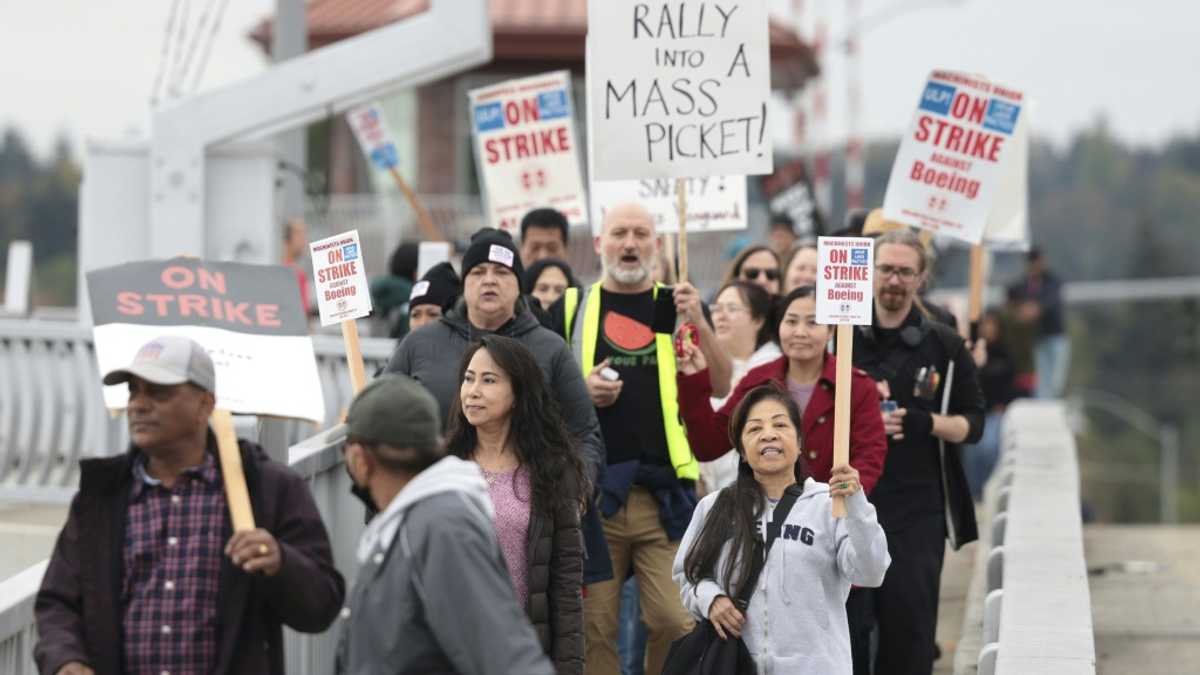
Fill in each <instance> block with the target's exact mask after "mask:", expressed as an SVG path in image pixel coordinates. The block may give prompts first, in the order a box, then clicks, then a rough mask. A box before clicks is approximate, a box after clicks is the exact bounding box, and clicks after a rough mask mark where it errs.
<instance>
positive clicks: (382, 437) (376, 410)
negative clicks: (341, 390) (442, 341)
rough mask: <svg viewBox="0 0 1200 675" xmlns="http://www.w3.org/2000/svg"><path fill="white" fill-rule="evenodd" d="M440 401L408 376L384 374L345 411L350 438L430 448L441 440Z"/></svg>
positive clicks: (399, 445) (400, 446)
mask: <svg viewBox="0 0 1200 675" xmlns="http://www.w3.org/2000/svg"><path fill="white" fill-rule="evenodd" d="M440 418H441V416H440V415H439V413H438V404H437V401H436V400H434V398H433V395H432V394H430V393H429V391H428V390H427V389H425V387H424V386H422V385H421V383H420V382H417V381H416V380H414V379H412V378H411V377H408V376H407V375H399V374H395V375H384V376H382V377H379V378H376V379H375V380H374V381H373V382H371V383H370V384H368V385H367V386H366V387H363V390H362V391H360V392H358V396H356V397H355V398H354V402H353V403H351V404H350V411H349V412H348V413H347V414H346V426H347V427H348V429H347V432H348V436H349V437H350V438H355V439H361V440H364V441H370V442H374V443H382V444H384V445H388V446H391V447H393V448H418V449H422V450H424V449H427V448H433V447H436V446H437V445H438V443H439V442H440V440H441V424H440Z"/></svg>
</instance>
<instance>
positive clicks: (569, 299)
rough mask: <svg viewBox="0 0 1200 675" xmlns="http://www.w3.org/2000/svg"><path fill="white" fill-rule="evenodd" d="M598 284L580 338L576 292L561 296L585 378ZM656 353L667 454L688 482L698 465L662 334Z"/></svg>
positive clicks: (671, 352)
mask: <svg viewBox="0 0 1200 675" xmlns="http://www.w3.org/2000/svg"><path fill="white" fill-rule="evenodd" d="M601 283H602V282H600V281H597V282H596V283H594V284H592V286H591V288H589V289H588V291H587V293H586V294H585V298H584V305H583V326H582V328H583V331H582V333H583V334H582V336H576V335H575V334H574V333H573V332H572V329H573V328H575V326H574V323H575V312H576V310H577V309H578V308H579V289H578V288H568V289H567V292H566V294H565V295H564V297H563V312H564V315H565V317H564V318H565V326H566V330H565V331H564V332H565V333H566V336H567V342H568V343H570V344H571V347H572V350H573V351H574V352H575V355H576V358H578V359H579V364H580V366H582V367H583V376H584V377H585V378H586V377H587V376H588V374H589V373H591V372H592V368H594V367H595V363H596V336H597V334H598V333H599V329H600V287H601ZM660 285H661V284H657V283H656V284H654V293H653V295H654V297H658V289H659V286H660ZM654 347H655V354H656V356H657V357H658V395H659V399H660V400H661V402H662V416H663V428H664V429H666V432H667V452H668V454H670V457H671V465H672V466H674V467H675V475H676V476H678V477H679V478H685V479H687V480H698V479H699V478H700V463H699V462H698V461H696V456H695V455H693V454H692V448H691V446H690V445H688V440H687V432H686V431H685V430H684V428H683V422H682V421H681V420H680V418H679V388H678V386H677V385H676V383H675V347H674V345H673V344H672V342H671V336H670V335H667V334H664V333H655V335H654Z"/></svg>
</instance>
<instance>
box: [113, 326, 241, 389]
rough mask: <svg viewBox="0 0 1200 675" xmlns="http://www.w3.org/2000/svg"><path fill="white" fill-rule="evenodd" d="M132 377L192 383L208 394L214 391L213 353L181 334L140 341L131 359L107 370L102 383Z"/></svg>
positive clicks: (116, 382)
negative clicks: (122, 365) (131, 361)
mask: <svg viewBox="0 0 1200 675" xmlns="http://www.w3.org/2000/svg"><path fill="white" fill-rule="evenodd" d="M133 377H140V378H141V379H143V380H145V381H147V382H151V383H153V384H163V385H172V384H185V383H191V384H194V385H196V386H197V387H199V388H200V389H202V390H204V391H207V392H209V393H211V394H215V393H216V392H217V376H216V373H215V372H214V371H213V362H212V357H210V356H209V355H208V352H207V351H205V350H204V347H201V346H200V343H198V342H196V341H195V340H193V339H191V338H187V337H183V336H180V335H164V336H162V337H157V338H154V339H153V340H151V341H149V342H147V343H146V344H144V345H142V348H141V349H139V350H138V352H137V355H136V356H134V357H133V363H131V364H129V365H128V366H126V367H124V368H118V369H117V370H114V371H111V372H109V373H108V374H106V375H105V376H104V384H107V385H110V386H111V385H114V384H121V383H122V382H128V381H129V380H130V378H133Z"/></svg>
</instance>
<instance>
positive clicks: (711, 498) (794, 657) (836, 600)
mask: <svg viewBox="0 0 1200 675" xmlns="http://www.w3.org/2000/svg"><path fill="white" fill-rule="evenodd" d="M730 489H731V488H730ZM718 494H720V493H713V494H710V495H707V496H706V497H704V499H701V500H700V503H699V504H698V505H697V506H696V511H695V513H693V514H692V522H691V524H689V525H688V529H687V533H686V534H684V535H683V540H682V541H681V542H680V545H679V551H678V553H677V554H676V556H675V564H674V567H673V569H672V574H673V575H674V578H675V583H677V584H679V589H680V596H681V598H682V599H683V606H684V607H686V608H687V610H688V611H689V612H690V613H691V614H692V616H694V617H696V618H697V619H707V618H708V611H709V608H710V607H711V605H712V603H713V600H715V599H716V598H717V597H718V596H722V595H725V596H729V597H731V598H732V597H733V594H732V593H729V592H727V591H726V590H724V589H722V588H721V586H720V583H721V582H720V580H721V579H722V578H723V577H724V570H725V566H726V565H727V564H728V561H729V546H728V545H726V547H725V549H724V550H723V551H722V553H721V559H720V562H719V563H718V565H717V572H716V574H714V575H713V578H708V579H701V580H700V581H699V583H696V584H693V583H691V582H689V581H688V580H687V578H686V576H685V575H684V570H683V561H684V557H685V556H686V555H687V552H688V550H689V549H690V548H691V546H692V544H693V543H695V541H696V538H697V537H698V536H699V535H700V530H701V528H702V527H703V526H704V521H705V519H706V518H708V515H709V513H710V512H711V510H712V507H713V505H714V503H715V502H716V499H717V495H718ZM832 504H833V501H832V499H831V497H830V496H829V486H828V485H826V484H825V483H818V482H816V481H814V480H813V479H811V478H810V479H808V480H807V481H806V482H805V483H804V494H803V495H801V496H800V497H799V498H798V499H797V500H796V503H795V505H794V506H793V507H792V510H791V512H790V513H789V514H788V517H787V520H786V521H784V526H783V528H782V530H781V533H780V537H779V538H778V539H777V540H776V541H775V544H774V546H772V547H771V551H770V553H769V554H767V562H766V566H765V567H764V568H763V572H762V575H761V576H760V577H759V579H758V587H757V588H756V589H755V591H754V594H753V595H752V596H751V597H750V608H749V610H748V611H747V613H746V623H745V625H743V627H742V640H743V641H744V642H745V643H746V647H747V649H749V650H750V653H751V654H752V655H753V656H754V660H755V662H756V663H757V664H758V672H759V674H760V675H784V674H786V673H824V674H827V675H843V674H844V675H850V674H851V672H852V671H853V664H852V662H851V659H850V631H849V628H847V626H846V597H847V596H848V595H849V594H850V585H851V584H854V585H855V586H863V587H876V586H879V585H880V584H881V583H883V576H884V574H885V573H886V572H887V568H888V565H890V564H891V561H892V559H891V556H889V555H888V550H887V537H886V536H885V535H884V533H883V528H881V527H880V526H879V522H878V521H877V520H876V518H875V507H874V506H872V505H871V503H870V502H868V501H867V498H866V497H865V496H864V495H863V493H862V491H859V492H857V493H855V494H854V495H853V496H851V497H849V498H847V499H846V511H847V514H848V515H847V517H845V518H841V519H836V520H835V519H834V518H833V514H832ZM773 510H774V508H773V507H772V506H771V505H768V507H767V508H766V509H764V513H763V516H762V522H761V523H760V524H759V525H760V526H759V532H760V533H762V534H763V536H764V538H765V533H766V531H767V523H769V522H771V517H772V515H773V514H772V512H773Z"/></svg>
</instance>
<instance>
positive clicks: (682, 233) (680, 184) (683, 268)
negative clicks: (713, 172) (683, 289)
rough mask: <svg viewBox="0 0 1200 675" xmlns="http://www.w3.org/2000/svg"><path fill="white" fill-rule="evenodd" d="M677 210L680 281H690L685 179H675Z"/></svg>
mask: <svg viewBox="0 0 1200 675" xmlns="http://www.w3.org/2000/svg"><path fill="white" fill-rule="evenodd" d="M675 198H676V200H677V201H676V206H675V208H676V210H677V211H678V212H679V281H680V282H681V283H682V282H684V281H687V280H688V247H687V185H686V184H685V182H684V179H683V178H676V179H675Z"/></svg>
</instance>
